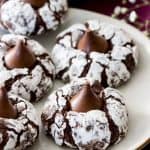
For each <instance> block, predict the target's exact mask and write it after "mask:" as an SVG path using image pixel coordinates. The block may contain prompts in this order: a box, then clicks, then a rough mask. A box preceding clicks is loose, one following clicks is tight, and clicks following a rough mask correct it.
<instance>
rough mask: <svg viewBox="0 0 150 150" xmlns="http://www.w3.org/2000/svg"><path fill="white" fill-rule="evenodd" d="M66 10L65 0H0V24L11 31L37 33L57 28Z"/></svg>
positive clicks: (21, 33) (22, 33) (28, 34)
mask: <svg viewBox="0 0 150 150" xmlns="http://www.w3.org/2000/svg"><path fill="white" fill-rule="evenodd" d="M67 10H68V5H67V0H38V1H35V0H2V1H1V5H0V13H1V17H0V24H1V27H2V28H4V29H6V30H8V31H9V32H11V33H15V34H20V35H27V36H30V35H38V34H41V33H43V32H45V31H47V30H55V29H57V27H58V25H60V24H62V23H63V22H64V17H65V14H66V12H67Z"/></svg>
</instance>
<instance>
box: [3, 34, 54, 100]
mask: <svg viewBox="0 0 150 150" xmlns="http://www.w3.org/2000/svg"><path fill="white" fill-rule="evenodd" d="M18 40H22V41H24V43H25V44H26V46H28V47H29V48H30V49H31V50H32V52H33V54H34V55H35V58H36V62H35V64H34V66H33V67H32V68H27V67H25V68H14V69H9V68H7V66H6V64H5V60H4V56H5V54H6V52H7V50H8V49H9V48H10V47H11V46H13V45H15V44H16V42H17V41H18ZM54 77H55V67H54V65H53V62H52V60H51V57H50V55H49V53H48V52H47V51H46V50H45V48H44V47H42V46H41V45H40V44H39V43H38V42H36V41H34V40H31V39H28V38H27V37H25V36H19V35H12V34H8V35H3V36H2V37H1V39H0V85H4V86H5V87H6V89H7V91H8V92H9V93H13V94H16V95H19V96H20V97H23V98H24V99H26V100H28V101H32V102H33V101H38V100H40V99H41V98H43V96H44V95H45V94H46V93H47V92H48V90H49V89H50V88H52V86H53V80H54Z"/></svg>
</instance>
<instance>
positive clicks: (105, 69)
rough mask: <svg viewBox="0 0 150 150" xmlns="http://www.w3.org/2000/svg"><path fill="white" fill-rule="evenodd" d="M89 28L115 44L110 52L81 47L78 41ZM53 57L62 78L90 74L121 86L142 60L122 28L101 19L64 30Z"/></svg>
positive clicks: (108, 84)
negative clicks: (89, 50)
mask: <svg viewBox="0 0 150 150" xmlns="http://www.w3.org/2000/svg"><path fill="white" fill-rule="evenodd" d="M87 28H89V29H90V30H92V31H94V32H95V33H96V34H98V35H99V36H103V37H104V38H105V39H106V40H107V41H108V42H110V43H111V45H112V46H111V49H110V50H109V51H108V53H105V54H104V53H99V52H91V53H90V54H87V53H85V52H83V51H81V50H79V49H77V44H78V41H79V39H80V38H81V36H82V35H83V33H84V32H85V30H87ZM58 51H59V55H58ZM61 51H62V52H61ZM60 53H61V54H60ZM83 53H84V54H83ZM62 57H63V58H64V59H62ZM52 58H53V61H54V64H55V66H56V74H57V76H58V78H60V79H63V80H66V79H67V80H72V79H74V78H79V77H87V78H89V80H92V81H93V82H95V81H99V82H100V83H101V82H103V84H104V86H110V87H117V86H120V85H121V84H123V83H124V82H127V80H129V79H130V78H131V74H132V72H133V70H134V69H135V67H136V65H137V63H138V51H137V47H136V45H135V44H134V43H133V41H132V40H131V39H130V37H129V36H128V35H127V34H126V32H125V31H123V30H122V29H118V28H116V27H115V26H113V25H110V24H107V23H103V22H100V21H98V20H90V21H87V22H86V23H85V24H75V25H73V26H71V27H70V28H68V29H66V30H65V31H63V32H62V33H60V34H59V35H58V36H57V43H56V45H55V46H54V49H53V51H52ZM62 60H63V61H62Z"/></svg>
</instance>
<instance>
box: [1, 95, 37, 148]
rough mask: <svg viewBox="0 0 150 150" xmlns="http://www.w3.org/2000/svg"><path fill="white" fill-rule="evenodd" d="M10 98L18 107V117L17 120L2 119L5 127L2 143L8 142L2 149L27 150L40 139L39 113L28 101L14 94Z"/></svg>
mask: <svg viewBox="0 0 150 150" xmlns="http://www.w3.org/2000/svg"><path fill="white" fill-rule="evenodd" d="M9 98H10V99H11V100H12V102H13V103H14V105H15V106H16V109H17V112H18V117H17V119H7V118H0V125H1V126H2V127H3V132H1V133H0V137H1V138H0V143H5V142H6V143H5V144H4V145H3V147H1V148H3V149H4V150H5V149H6V150H7V149H25V148H26V147H28V146H31V145H32V144H33V143H34V142H35V140H36V139H37V137H38V132H39V131H38V130H39V120H38V117H37V113H36V111H35V109H34V107H33V105H31V104H30V103H29V102H27V101H26V100H24V99H22V98H20V97H18V96H15V95H12V94H10V95H9ZM3 134H5V135H3ZM17 143H19V144H17Z"/></svg>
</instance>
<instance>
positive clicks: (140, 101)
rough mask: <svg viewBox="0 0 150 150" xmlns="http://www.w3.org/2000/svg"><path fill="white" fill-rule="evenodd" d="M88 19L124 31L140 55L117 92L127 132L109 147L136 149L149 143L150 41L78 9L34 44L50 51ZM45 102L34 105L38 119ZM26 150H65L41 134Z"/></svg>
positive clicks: (122, 25)
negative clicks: (58, 37) (62, 36)
mask: <svg viewBox="0 0 150 150" xmlns="http://www.w3.org/2000/svg"><path fill="white" fill-rule="evenodd" d="M89 19H100V20H101V21H104V22H108V23H110V24H115V25H116V26H118V27H120V28H122V29H124V30H126V31H127V32H128V33H129V34H130V35H131V37H132V38H133V39H134V41H135V42H136V43H137V44H138V47H139V51H140V61H139V65H138V68H137V69H136V71H135V73H134V75H133V76H132V79H131V80H130V81H129V82H128V83H127V84H125V85H124V86H121V87H120V88H119V90H120V91H121V92H122V93H123V95H124V96H125V98H126V105H127V108H128V112H129V132H128V134H127V136H126V137H125V138H124V139H123V141H121V142H120V143H119V144H117V145H115V146H113V147H111V149H112V150H133V149H137V148H139V147H141V145H143V144H144V143H145V142H147V141H149V142H150V40H149V39H148V38H146V37H145V36H144V35H143V34H142V33H141V32H139V31H138V30H137V29H135V28H133V27H131V26H130V25H127V24H125V23H124V22H121V21H117V20H114V19H112V18H110V17H107V16H104V15H100V14H97V13H93V12H89V11H83V10H79V9H70V10H69V13H68V17H67V20H66V23H65V24H64V25H63V26H61V28H59V30H58V31H56V32H48V33H46V34H44V35H42V36H39V37H33V38H34V39H36V40H38V41H39V42H40V43H41V44H43V45H44V46H45V47H46V48H47V49H48V50H49V51H50V50H51V49H52V47H53V46H54V43H55V37H56V35H57V34H58V33H59V32H60V31H62V30H64V29H65V28H67V27H69V26H70V25H72V24H74V23H78V22H84V21H86V20H89ZM62 85H63V84H62V83H61V82H60V81H56V83H55V86H54V89H56V88H58V87H60V86H62ZM51 92H52V90H51ZM45 101H46V99H45V100H43V101H41V102H39V103H37V104H35V107H36V108H37V110H38V113H39V116H40V114H41V111H42V107H43V104H44V102H45ZM30 149H31V150H66V149H67V148H66V147H59V146H57V145H56V144H55V143H54V141H53V140H51V139H49V138H47V137H46V136H45V135H44V134H43V132H41V133H40V137H39V139H38V140H37V142H36V143H35V144H34V146H32V147H31V148H30Z"/></svg>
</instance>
